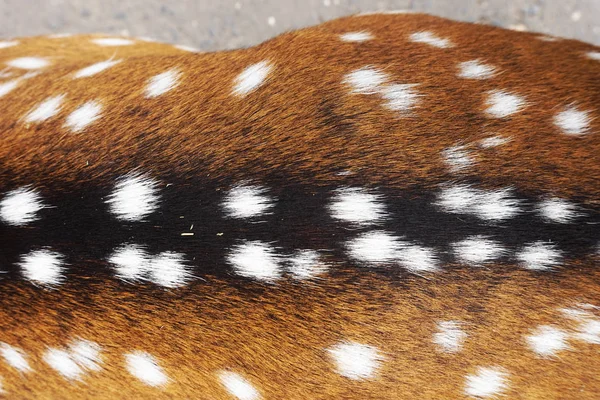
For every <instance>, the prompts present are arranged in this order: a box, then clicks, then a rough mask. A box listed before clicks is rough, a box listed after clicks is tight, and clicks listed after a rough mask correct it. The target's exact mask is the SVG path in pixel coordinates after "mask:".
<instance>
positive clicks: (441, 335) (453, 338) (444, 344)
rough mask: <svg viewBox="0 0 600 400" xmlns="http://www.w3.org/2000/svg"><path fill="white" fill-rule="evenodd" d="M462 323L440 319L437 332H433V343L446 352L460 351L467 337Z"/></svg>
mask: <svg viewBox="0 0 600 400" xmlns="http://www.w3.org/2000/svg"><path fill="white" fill-rule="evenodd" d="M461 325H462V324H461V323H460V322H458V321H439V322H438V323H437V324H436V327H437V332H435V333H434V334H433V343H435V344H436V345H437V346H438V347H439V348H440V350H441V351H442V352H444V353H457V352H459V351H460V350H461V349H462V346H463V342H464V341H465V339H466V338H467V334H466V333H465V332H464V331H463V330H462V329H461Z"/></svg>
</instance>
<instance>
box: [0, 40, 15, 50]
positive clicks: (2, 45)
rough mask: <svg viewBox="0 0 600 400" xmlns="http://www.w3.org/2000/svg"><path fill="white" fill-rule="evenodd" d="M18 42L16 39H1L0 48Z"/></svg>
mask: <svg viewBox="0 0 600 400" xmlns="http://www.w3.org/2000/svg"><path fill="white" fill-rule="evenodd" d="M18 44H19V42H18V41H16V40H2V41H0V49H6V48H9V47H13V46H16V45H18Z"/></svg>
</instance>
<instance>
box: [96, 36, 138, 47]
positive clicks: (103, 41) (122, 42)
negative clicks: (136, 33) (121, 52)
mask: <svg viewBox="0 0 600 400" xmlns="http://www.w3.org/2000/svg"><path fill="white" fill-rule="evenodd" d="M92 43H94V44H97V45H98V46H129V45H132V44H133V43H134V41H133V40H129V39H123V38H99V39H92Z"/></svg>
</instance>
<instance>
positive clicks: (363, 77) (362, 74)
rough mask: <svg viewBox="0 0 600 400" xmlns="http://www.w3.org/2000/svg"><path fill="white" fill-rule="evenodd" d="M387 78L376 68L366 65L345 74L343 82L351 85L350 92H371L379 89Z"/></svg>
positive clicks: (376, 91)
mask: <svg viewBox="0 0 600 400" xmlns="http://www.w3.org/2000/svg"><path fill="white" fill-rule="evenodd" d="M387 79H388V77H387V75H386V74H385V73H383V72H381V71H379V70H378V69H376V68H374V67H371V66H367V67H363V68H360V69H357V70H355V71H352V72H350V73H349V74H347V75H346V76H345V77H344V79H343V82H344V83H346V84H348V85H350V86H351V87H352V93H360V94H373V93H378V92H380V91H381V85H383V84H384V83H385V82H386V80H387Z"/></svg>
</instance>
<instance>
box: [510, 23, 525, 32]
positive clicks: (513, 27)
mask: <svg viewBox="0 0 600 400" xmlns="http://www.w3.org/2000/svg"><path fill="white" fill-rule="evenodd" d="M508 29H510V30H512V31H517V32H527V25H525V24H512V25H509V26H508Z"/></svg>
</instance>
